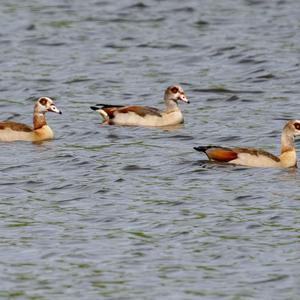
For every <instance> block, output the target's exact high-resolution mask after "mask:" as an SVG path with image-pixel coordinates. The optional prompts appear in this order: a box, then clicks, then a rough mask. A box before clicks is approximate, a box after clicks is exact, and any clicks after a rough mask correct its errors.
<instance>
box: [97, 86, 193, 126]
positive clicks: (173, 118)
mask: <svg viewBox="0 0 300 300" xmlns="http://www.w3.org/2000/svg"><path fill="white" fill-rule="evenodd" d="M179 100H180V101H183V102H185V103H189V101H188V99H187V97H186V96H185V94H184V91H183V89H182V88H181V87H180V86H179V85H174V86H170V87H168V88H167V89H166V91H165V96H164V101H165V106H166V108H165V110H164V111H160V110H159V109H157V108H154V107H149V106H139V105H129V106H124V105H109V104H98V105H96V106H91V109H93V110H96V111H97V112H98V113H99V114H100V115H101V116H102V118H103V120H104V123H107V124H110V125H128V126H150V127H160V126H170V125H177V124H180V123H183V121H184V120H183V115H182V113H181V111H180V109H179V107H178V103H177V102H178V101H179Z"/></svg>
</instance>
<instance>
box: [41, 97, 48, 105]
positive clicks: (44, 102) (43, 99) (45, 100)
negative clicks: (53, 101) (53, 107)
mask: <svg viewBox="0 0 300 300" xmlns="http://www.w3.org/2000/svg"><path fill="white" fill-rule="evenodd" d="M47 102H48V101H47V99H46V98H42V99H40V103H41V104H42V105H44V106H46V104H47Z"/></svg>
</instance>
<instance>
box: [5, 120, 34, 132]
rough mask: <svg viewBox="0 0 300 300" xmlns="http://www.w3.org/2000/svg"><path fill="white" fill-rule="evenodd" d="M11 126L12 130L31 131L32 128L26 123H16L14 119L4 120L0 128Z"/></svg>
mask: <svg viewBox="0 0 300 300" xmlns="http://www.w3.org/2000/svg"><path fill="white" fill-rule="evenodd" d="M8 128H10V129H11V130H14V131H25V132H31V131H32V128H31V127H30V126H28V125H26V124H22V123H16V122H12V121H4V122H0V130H4V129H8Z"/></svg>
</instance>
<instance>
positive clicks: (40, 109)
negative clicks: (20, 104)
mask: <svg viewBox="0 0 300 300" xmlns="http://www.w3.org/2000/svg"><path fill="white" fill-rule="evenodd" d="M34 111H35V112H37V113H40V114H45V113H46V112H48V111H49V112H54V113H57V114H61V113H62V112H61V111H60V110H59V109H58V108H57V107H56V105H55V104H54V102H53V100H52V99H51V98H49V97H41V98H39V99H38V100H37V102H36V104H35V107H34Z"/></svg>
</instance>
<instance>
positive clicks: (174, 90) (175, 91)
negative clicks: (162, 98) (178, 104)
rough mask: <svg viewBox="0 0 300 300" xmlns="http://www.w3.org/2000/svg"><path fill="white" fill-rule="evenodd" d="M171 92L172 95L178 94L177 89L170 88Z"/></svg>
mask: <svg viewBox="0 0 300 300" xmlns="http://www.w3.org/2000/svg"><path fill="white" fill-rule="evenodd" d="M171 92H172V93H173V94H176V93H177V92H178V88H177V87H175V86H174V87H172V88H171Z"/></svg>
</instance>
